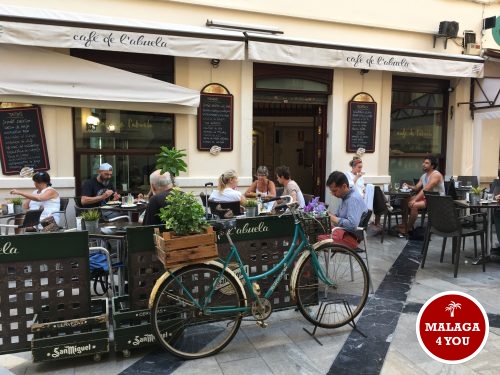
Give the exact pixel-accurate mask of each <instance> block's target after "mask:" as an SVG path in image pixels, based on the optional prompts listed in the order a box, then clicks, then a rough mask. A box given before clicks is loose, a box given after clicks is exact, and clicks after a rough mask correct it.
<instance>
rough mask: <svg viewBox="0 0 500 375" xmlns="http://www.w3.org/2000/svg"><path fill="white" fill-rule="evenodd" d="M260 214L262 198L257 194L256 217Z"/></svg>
mask: <svg viewBox="0 0 500 375" xmlns="http://www.w3.org/2000/svg"><path fill="white" fill-rule="evenodd" d="M261 212H262V196H261V195H260V194H257V215H260V213H261Z"/></svg>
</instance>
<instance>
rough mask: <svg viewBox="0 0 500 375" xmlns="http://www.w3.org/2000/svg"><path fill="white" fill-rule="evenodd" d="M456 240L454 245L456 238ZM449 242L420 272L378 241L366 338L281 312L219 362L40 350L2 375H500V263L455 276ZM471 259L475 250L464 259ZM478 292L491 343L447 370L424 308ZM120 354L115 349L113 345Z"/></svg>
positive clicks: (415, 253) (416, 255) (397, 246)
mask: <svg viewBox="0 0 500 375" xmlns="http://www.w3.org/2000/svg"><path fill="white" fill-rule="evenodd" d="M449 242H451V241H449ZM440 246H441V240H440V239H438V238H435V239H433V241H431V247H430V250H429V255H428V257H427V261H426V266H425V268H424V269H421V268H420V247H421V242H417V241H410V242H407V241H406V240H405V239H400V238H396V237H389V236H386V237H385V239H384V243H383V244H381V243H380V237H370V238H369V260H370V269H371V275H372V280H373V283H374V287H375V293H374V294H373V295H371V296H370V299H369V302H368V304H367V306H366V307H365V309H364V311H363V313H362V315H361V316H360V318H359V320H358V321H357V328H358V329H359V330H360V331H361V332H363V333H364V334H366V336H367V337H366V338H365V337H363V336H362V335H361V334H360V333H358V332H357V331H356V330H353V329H352V327H350V326H345V327H342V328H339V329H336V330H326V329H318V330H317V331H316V338H317V339H318V340H319V342H320V343H321V344H319V343H318V342H317V341H315V340H314V338H312V337H311V336H310V335H309V334H308V333H307V332H306V331H305V330H304V328H308V329H309V330H311V329H312V327H311V326H310V325H309V324H308V323H307V322H306V321H305V320H304V318H303V317H302V316H301V315H300V313H299V312H296V311H295V310H294V309H289V310H285V311H280V312H275V313H274V314H273V315H272V316H271V318H270V319H269V326H268V328H266V329H262V328H259V327H257V326H256V325H255V323H253V322H244V324H242V328H241V329H240V332H239V333H238V335H237V336H236V337H235V339H234V340H233V341H232V342H231V343H230V344H229V345H228V347H226V348H225V349H224V350H223V351H222V352H221V353H219V354H218V355H215V356H212V357H209V358H204V359H199V360H193V361H181V360H178V359H177V358H175V357H172V356H170V355H169V354H167V353H165V352H163V351H162V350H160V349H152V350H137V351H132V355H131V357H130V358H123V355H122V354H121V353H113V352H111V353H110V354H109V355H107V356H104V358H103V359H102V360H101V362H93V360H92V358H90V357H83V358H77V359H72V360H61V361H53V362H42V363H33V362H32V360H31V353H30V352H24V353H16V354H7V355H2V356H0V375H4V374H8V375H10V374H11V373H13V374H16V375H18V374H19V375H20V374H58V375H66V374H68V375H69V374H81V375H87V374H107V375H115V374H123V375H136V374H137V375H139V374H151V373H155V374H203V375H212V374H213V375H216V374H217V375H218V374H259V375H266V374H286V375H294V374H311V375H312V374H348V373H349V374H441V373H446V374H495V373H500V361H499V360H498V353H499V349H500V339H499V334H500V318H499V317H500V298H498V294H499V292H500V288H499V287H498V285H497V284H498V281H499V280H500V277H499V276H500V274H499V272H500V263H496V262H491V263H488V264H487V266H486V272H485V273H483V272H482V268H481V267H480V266H474V265H472V264H471V261H470V259H468V258H466V257H462V259H461V264H460V268H459V273H458V278H456V279H455V278H453V271H452V265H451V261H450V253H451V251H450V248H449V246H450V245H449V246H448V251H447V253H446V254H447V255H446V256H445V260H444V262H443V263H439V252H440ZM471 253H472V250H471V244H468V245H467V246H466V250H465V252H464V254H465V255H470V254H471ZM451 290H453V291H462V292H465V293H468V294H470V295H472V296H473V297H474V298H476V299H477V300H478V301H479V302H480V303H481V304H482V305H483V307H484V308H485V310H486V312H487V313H488V316H489V320H490V333H489V337H488V342H487V343H486V345H485V347H484V348H483V350H482V351H481V352H480V353H479V354H478V355H477V356H476V357H475V358H473V359H471V360H470V361H468V362H465V363H462V364H456V365H447V364H442V363H440V362H437V361H435V360H434V359H432V358H430V357H429V356H428V355H427V354H426V353H425V352H424V351H423V350H422V349H421V348H420V346H419V344H418V340H417V337H416V334H415V323H416V319H417V314H418V311H419V310H420V307H421V306H422V305H423V304H424V303H425V302H426V301H427V300H428V299H429V298H430V297H432V296H433V295H435V294H437V293H440V292H443V291H451ZM111 347H112V345H111Z"/></svg>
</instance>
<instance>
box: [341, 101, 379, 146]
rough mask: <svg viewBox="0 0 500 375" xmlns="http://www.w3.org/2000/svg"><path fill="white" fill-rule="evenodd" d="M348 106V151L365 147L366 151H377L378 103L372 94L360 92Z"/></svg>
mask: <svg viewBox="0 0 500 375" xmlns="http://www.w3.org/2000/svg"><path fill="white" fill-rule="evenodd" d="M348 106H349V108H348V118H347V142H346V151H347V152H356V150H358V149H359V148H364V149H365V151H366V152H375V130H376V121H377V103H375V101H374V100H373V97H372V96H371V95H370V94H367V93H366V92H360V93H357V94H356V95H354V96H353V98H352V99H351V100H350V101H349V104H348Z"/></svg>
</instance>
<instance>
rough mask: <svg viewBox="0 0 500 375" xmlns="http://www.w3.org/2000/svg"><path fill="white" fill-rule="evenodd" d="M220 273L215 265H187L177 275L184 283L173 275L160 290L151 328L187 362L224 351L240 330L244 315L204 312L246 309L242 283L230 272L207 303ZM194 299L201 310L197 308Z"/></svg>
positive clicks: (154, 307)
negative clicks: (212, 309)
mask: <svg viewBox="0 0 500 375" xmlns="http://www.w3.org/2000/svg"><path fill="white" fill-rule="evenodd" d="M220 271H221V269H220V268H219V267H216V266H214V265H207V264H193V265H191V266H186V267H183V268H181V269H179V270H177V271H176V272H175V277H176V278H177V280H179V281H180V282H178V281H176V280H175V279H174V278H173V277H172V276H170V277H168V278H167V279H166V280H165V281H164V282H163V284H162V285H161V286H160V288H159V289H158V292H157V293H156V296H155V300H154V303H153V307H152V309H151V325H152V327H153V332H154V334H155V336H156V339H157V340H158V342H159V343H160V344H161V345H162V346H163V347H164V348H165V349H166V350H168V351H169V352H170V353H172V354H174V355H176V356H178V357H181V358H184V359H195V358H202V357H206V356H209V355H212V354H215V353H217V352H219V351H221V350H222V349H223V348H224V347H225V346H226V345H227V344H229V342H230V341H231V340H232V339H233V337H234V335H235V334H236V332H237V331H238V328H239V327H240V324H241V318H242V314H241V312H236V311H227V312H223V313H222V312H220V313H216V312H214V313H212V314H209V313H207V311H206V310H203V308H205V309H206V308H218V307H219V308H220V307H224V308H227V309H231V308H233V309H236V308H238V307H242V306H244V300H243V291H242V289H241V287H240V284H238V282H237V280H236V278H234V277H233V276H232V275H231V274H229V273H227V272H225V275H224V276H225V280H221V282H219V283H218V284H217V285H216V286H215V290H214V291H213V294H212V295H211V298H210V300H209V301H207V299H208V297H209V293H210V292H211V291H212V284H213V283H214V280H215V278H216V277H217V275H218V274H219V273H220ZM181 284H182V285H181ZM182 286H184V288H185V289H186V290H187V291H188V292H189V294H191V296H192V298H191V297H189V296H188V294H187V293H186V292H185V291H184V290H183V288H182ZM193 299H194V300H195V301H196V302H197V303H198V305H199V306H201V307H202V308H201V309H200V308H198V307H196V305H195V303H194V301H193Z"/></svg>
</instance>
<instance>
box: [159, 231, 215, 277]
mask: <svg viewBox="0 0 500 375" xmlns="http://www.w3.org/2000/svg"><path fill="white" fill-rule="evenodd" d="M154 240H155V247H156V255H157V256H158V259H160V261H161V262H162V263H163V265H164V266H165V267H172V266H178V265H181V264H189V263H198V262H204V261H207V260H211V259H215V258H217V257H218V256H219V254H218V252H217V245H216V244H215V240H216V236H215V232H214V231H213V228H212V227H208V228H207V230H206V233H202V234H193V235H189V236H176V235H175V234H174V233H173V232H163V236H160V235H159V231H158V230H157V229H156V230H155V234H154Z"/></svg>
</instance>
